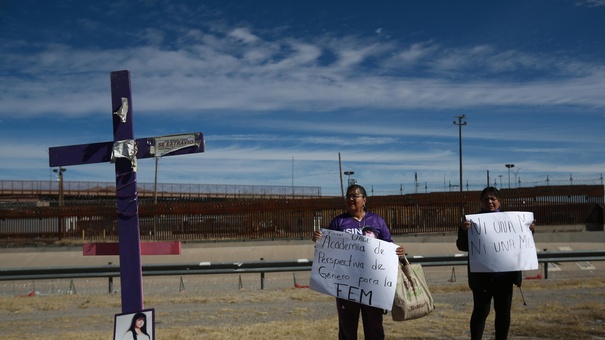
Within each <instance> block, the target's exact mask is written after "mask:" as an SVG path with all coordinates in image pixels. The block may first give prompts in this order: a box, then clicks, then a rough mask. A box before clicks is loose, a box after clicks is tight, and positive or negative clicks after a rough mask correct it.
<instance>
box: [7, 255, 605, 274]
mask: <svg viewBox="0 0 605 340" xmlns="http://www.w3.org/2000/svg"><path fill="white" fill-rule="evenodd" d="M408 260H409V261H410V262H411V263H419V264H421V265H423V266H426V267H436V266H458V265H466V264H467V260H468V256H467V255H466V254H456V255H438V256H409V257H408ZM577 261H605V250H599V251H561V252H539V253H538V262H539V263H549V262H577ZM312 265H313V261H312V260H308V259H298V260H289V261H252V262H200V263H189V264H165V265H164V264H162V265H143V267H142V272H143V276H170V275H205V274H243V273H261V277H262V276H264V273H276V272H295V271H308V270H311V266H312ZM544 267H545V278H547V277H546V276H547V272H546V271H547V269H546V268H548V266H544ZM118 276H120V267H119V266H115V265H106V266H94V267H54V268H53V267H50V268H0V281H13V280H15V281H16V280H47V279H70V278H91V277H107V278H113V277H118Z"/></svg>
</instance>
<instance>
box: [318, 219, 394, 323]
mask: <svg viewBox="0 0 605 340" xmlns="http://www.w3.org/2000/svg"><path fill="white" fill-rule="evenodd" d="M321 232H322V237H321V238H320V239H319V240H317V242H316V243H315V254H314V257H313V266H312V268H311V282H310V288H311V289H312V290H314V291H316V292H319V293H323V294H327V295H331V296H334V297H337V298H341V299H345V300H349V301H354V302H358V303H360V304H364V305H368V306H373V307H377V308H382V309H386V310H389V311H390V310H391V308H392V307H393V298H394V296H395V286H396V285H397V268H398V257H397V254H396V253H395V250H396V249H397V247H398V246H397V245H396V244H393V243H390V242H385V241H382V240H379V239H375V238H371V237H366V236H363V235H355V234H350V233H345V232H340V231H334V230H328V229H322V230H321Z"/></svg>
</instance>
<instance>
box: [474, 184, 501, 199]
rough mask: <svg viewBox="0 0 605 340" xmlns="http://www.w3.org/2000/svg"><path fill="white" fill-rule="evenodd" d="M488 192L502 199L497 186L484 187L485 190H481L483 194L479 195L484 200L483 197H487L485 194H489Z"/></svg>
mask: <svg viewBox="0 0 605 340" xmlns="http://www.w3.org/2000/svg"><path fill="white" fill-rule="evenodd" d="M487 194H493V195H494V196H496V198H497V199H500V191H499V190H498V189H497V188H496V187H487V188H485V189H483V191H481V196H480V197H479V199H481V200H482V199H483V198H485V196H487Z"/></svg>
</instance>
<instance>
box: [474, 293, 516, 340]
mask: <svg viewBox="0 0 605 340" xmlns="http://www.w3.org/2000/svg"><path fill="white" fill-rule="evenodd" d="M492 298H493V299H494V311H495V312H496V319H495V328H496V340H506V338H507V337H508V329H509V327H510V308H511V304H512V301H513V284H512V283H510V282H506V283H500V282H497V281H496V282H493V283H492V285H491V287H490V288H489V289H487V290H478V289H477V290H473V305H474V306H473V314H472V316H471V325H470V326H471V340H481V338H482V337H483V330H484V329H485V320H486V319H487V316H488V315H489V312H490V309H491V302H492Z"/></svg>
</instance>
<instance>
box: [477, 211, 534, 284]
mask: <svg viewBox="0 0 605 340" xmlns="http://www.w3.org/2000/svg"><path fill="white" fill-rule="evenodd" d="M466 220H467V221H470V222H471V223H472V225H471V228H470V229H469V231H468V256H469V265H470V271H471V272H474V273H485V272H509V271H518V270H532V269H538V255H537V253H536V245H535V243H534V237H533V235H532V232H531V230H530V229H529V226H530V225H531V224H532V222H533V220H534V214H533V213H531V212H519V211H509V212H497V213H487V214H474V215H466Z"/></svg>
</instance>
